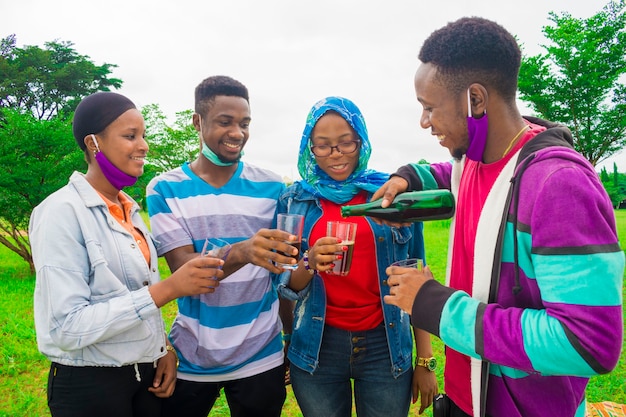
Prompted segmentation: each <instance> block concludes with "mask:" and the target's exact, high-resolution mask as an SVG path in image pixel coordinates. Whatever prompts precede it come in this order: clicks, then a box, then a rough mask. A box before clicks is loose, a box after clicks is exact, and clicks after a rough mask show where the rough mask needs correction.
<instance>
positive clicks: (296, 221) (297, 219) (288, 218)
mask: <svg viewBox="0 0 626 417" xmlns="http://www.w3.org/2000/svg"><path fill="white" fill-rule="evenodd" d="M276 222H277V223H276V228H277V229H278V230H283V231H285V232H287V233H289V234H292V235H294V236H296V240H295V241H285V243H287V244H288V245H291V246H294V247H296V248H297V249H298V253H297V254H296V255H292V254H290V253H283V252H280V253H281V254H282V255H284V256H288V257H290V258H294V259H295V260H296V261H297V260H298V257H299V256H300V251H301V247H302V230H303V229H304V216H303V215H301V214H287V213H280V214H279V215H278V216H277V218H276ZM276 265H277V266H279V267H281V268H283V269H290V270H292V271H295V270H296V269H298V264H297V263H296V264H282V263H279V262H276Z"/></svg>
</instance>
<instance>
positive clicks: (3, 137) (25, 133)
mask: <svg viewBox="0 0 626 417" xmlns="http://www.w3.org/2000/svg"><path fill="white" fill-rule="evenodd" d="M2 116H3V119H2V121H1V122H0V244H2V245H4V246H6V247H7V248H9V249H11V250H12V251H13V252H15V253H17V254H18V255H20V256H21V257H22V258H23V259H24V260H25V261H26V262H28V264H29V265H30V268H31V271H34V267H33V259H32V256H31V252H30V244H29V242H28V236H27V232H26V231H27V229H28V222H29V220H30V214H31V213H32V211H33V209H34V208H35V206H37V205H38V204H39V203H41V202H42V201H43V200H44V199H45V198H46V197H47V196H48V195H50V194H51V193H52V192H54V191H56V190H57V189H59V188H61V187H62V186H63V185H65V184H67V181H68V177H69V176H70V174H71V172H72V171H74V170H75V169H81V168H84V167H85V160H84V154H83V152H82V151H81V150H80V149H79V147H78V146H77V145H76V141H75V140H74V136H73V135H72V128H71V125H70V124H69V123H68V122H67V121H64V120H63V119H61V118H58V117H54V118H52V119H51V120H39V119H37V118H36V117H35V116H34V115H33V114H32V113H31V112H30V111H24V110H17V109H4V110H3V111H2Z"/></svg>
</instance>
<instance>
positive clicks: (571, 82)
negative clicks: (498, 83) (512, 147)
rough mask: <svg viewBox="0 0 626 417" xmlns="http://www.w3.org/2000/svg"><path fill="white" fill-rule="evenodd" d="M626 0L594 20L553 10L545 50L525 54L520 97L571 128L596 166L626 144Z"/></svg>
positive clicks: (579, 147)
mask: <svg viewBox="0 0 626 417" xmlns="http://www.w3.org/2000/svg"><path fill="white" fill-rule="evenodd" d="M624 8H625V0H618V1H611V2H609V3H608V4H607V5H606V6H605V7H604V8H603V10H602V11H600V12H598V13H596V14H595V15H593V16H591V17H590V18H588V19H577V18H574V17H572V16H571V15H570V14H569V13H562V14H560V15H558V14H555V13H550V15H549V19H550V21H552V22H553V25H548V26H545V27H544V28H543V33H544V35H545V36H546V38H547V39H548V40H549V41H550V42H551V43H550V44H548V45H544V46H543V48H544V49H545V50H546V53H545V54H540V55H536V56H531V57H524V58H523V60H522V66H521V68H520V74H519V90H520V98H521V99H522V100H524V101H527V102H529V103H530V105H531V107H532V109H533V110H534V111H535V112H537V113H538V114H539V115H540V116H541V117H543V118H545V119H548V120H551V121H554V122H560V123H563V124H565V125H566V126H568V127H569V128H570V129H571V130H572V133H573V135H574V142H575V147H576V149H577V150H578V151H579V152H580V153H581V154H582V155H584V156H585V157H586V158H587V159H588V160H589V161H590V162H591V163H592V164H593V165H596V164H598V163H599V162H601V161H603V160H605V159H606V158H608V157H610V156H611V155H613V154H614V153H616V152H617V151H619V150H621V149H622V148H623V147H624V146H625V145H626V86H625V85H623V84H622V83H620V79H621V76H622V75H623V74H624V73H626V30H625V25H626V13H625V12H624Z"/></svg>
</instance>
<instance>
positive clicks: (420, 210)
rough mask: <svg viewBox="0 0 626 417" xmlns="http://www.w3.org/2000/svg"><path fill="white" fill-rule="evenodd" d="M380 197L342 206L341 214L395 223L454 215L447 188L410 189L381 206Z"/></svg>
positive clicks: (452, 197)
mask: <svg viewBox="0 0 626 417" xmlns="http://www.w3.org/2000/svg"><path fill="white" fill-rule="evenodd" d="M382 201H383V200H382V198H381V199H378V200H376V201H370V202H369V203H364V204H355V205H351V206H342V207H341V215H342V216H343V217H349V216H369V217H376V218H379V219H382V220H388V221H391V222H397V223H410V222H423V221H427V220H441V219H449V218H451V217H452V216H453V215H454V196H453V195H452V193H451V192H450V191H449V190H426V191H410V192H406V193H401V194H398V195H397V196H396V198H394V199H393V202H392V203H391V204H390V205H389V207H386V208H382V207H381V206H380V205H381V203H382Z"/></svg>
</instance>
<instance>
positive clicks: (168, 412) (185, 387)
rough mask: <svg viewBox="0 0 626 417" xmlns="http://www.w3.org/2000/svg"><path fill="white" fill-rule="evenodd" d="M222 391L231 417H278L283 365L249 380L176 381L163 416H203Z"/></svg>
mask: <svg viewBox="0 0 626 417" xmlns="http://www.w3.org/2000/svg"><path fill="white" fill-rule="evenodd" d="M221 388H224V393H225V394H226V400H227V401H228V407H229V408H230V415H231V417H272V416H276V417H279V416H280V413H281V411H282V408H283V404H284V403H285V398H286V396H287V392H286V390H285V367H284V366H283V365H281V366H279V367H277V368H274V369H270V370H269V371H266V372H263V373H261V374H258V375H254V376H251V377H248V378H242V379H236V380H233V381H224V382H192V381H185V380H183V379H178V380H177V381H176V390H174V395H172V396H171V397H170V398H168V399H166V400H165V401H163V414H162V416H163V417H183V416H184V417H206V416H207V415H208V414H209V411H211V408H213V404H215V400H217V398H218V397H219V395H220V390H221Z"/></svg>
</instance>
